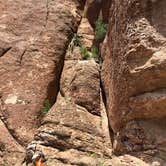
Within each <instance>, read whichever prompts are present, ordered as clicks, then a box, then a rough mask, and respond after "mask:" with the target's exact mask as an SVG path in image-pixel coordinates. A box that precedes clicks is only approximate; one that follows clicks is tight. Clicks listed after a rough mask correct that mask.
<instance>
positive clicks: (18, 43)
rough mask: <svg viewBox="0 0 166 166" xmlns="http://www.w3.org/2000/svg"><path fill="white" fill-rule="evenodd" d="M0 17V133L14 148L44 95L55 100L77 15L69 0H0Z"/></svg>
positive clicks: (35, 122)
mask: <svg viewBox="0 0 166 166" xmlns="http://www.w3.org/2000/svg"><path fill="white" fill-rule="evenodd" d="M0 18H1V19H0V37H1V40H0V93H1V98H0V100H1V101H0V114H1V119H2V121H3V122H4V123H5V126H3V128H2V127H1V128H0V133H3V132H4V133H3V138H4V137H9V141H8V144H11V145H12V144H13V145H15V147H14V148H15V149H14V150H13V151H18V152H19V150H17V149H19V146H18V147H17V144H18V143H17V142H16V141H18V142H19V143H20V144H21V145H26V144H27V143H28V142H30V141H31V140H32V139H33V136H34V132H35V130H36V129H37V128H38V126H39V121H40V114H42V109H43V103H44V102H45V100H46V99H48V100H49V101H50V103H51V104H53V103H54V102H55V99H56V95H57V93H58V88H59V87H58V84H59V83H58V82H59V77H60V73H61V70H62V67H63V60H64V55H65V52H66V48H67V46H68V43H69V41H70V38H71V34H72V33H73V32H75V31H76V29H77V26H78V22H79V21H80V16H79V15H78V14H77V3H76V2H73V1H70V0H68V1H63V2H62V1H60V0H58V1H57V0H56V1H51V0H48V1H47V0H42V1H41V0H37V1H33V0H26V1H12V4H11V1H10V0H7V1H3V0H2V1H0ZM62 20H63V21H62ZM1 123H2V122H1ZM5 127H7V128H8V129H5ZM8 130H9V131H10V133H9V132H8ZM10 134H11V135H10ZM7 140H8V139H7ZM2 141H4V139H3V140H2ZM5 142H6V141H5ZM5 144H6V143H5ZM8 144H7V145H8ZM9 152H11V153H12V151H11V149H9ZM11 162H13V161H11ZM13 165H14V164H13Z"/></svg>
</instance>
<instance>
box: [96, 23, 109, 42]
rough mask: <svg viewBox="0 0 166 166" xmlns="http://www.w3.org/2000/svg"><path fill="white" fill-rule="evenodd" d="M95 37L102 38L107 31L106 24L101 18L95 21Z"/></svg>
mask: <svg viewBox="0 0 166 166" xmlns="http://www.w3.org/2000/svg"><path fill="white" fill-rule="evenodd" d="M95 25H96V27H95V37H96V39H97V40H103V39H104V37H105V35H106V33H107V25H106V24H105V23H104V22H103V21H102V20H97V21H96V24H95Z"/></svg>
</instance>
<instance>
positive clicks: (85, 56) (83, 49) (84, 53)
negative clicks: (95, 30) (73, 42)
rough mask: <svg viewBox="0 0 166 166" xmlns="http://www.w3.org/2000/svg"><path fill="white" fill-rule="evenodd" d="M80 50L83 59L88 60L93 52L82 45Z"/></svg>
mask: <svg viewBox="0 0 166 166" xmlns="http://www.w3.org/2000/svg"><path fill="white" fill-rule="evenodd" d="M80 52H81V56H82V59H83V60H88V59H90V58H91V52H89V51H88V49H87V48H86V47H80Z"/></svg>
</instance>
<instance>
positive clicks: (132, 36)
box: [102, 0, 166, 159]
mask: <svg viewBox="0 0 166 166" xmlns="http://www.w3.org/2000/svg"><path fill="white" fill-rule="evenodd" d="M165 7H166V2H165V1H164V0H161V1H137V0H134V1H130V0H116V1H113V4H112V8H111V15H110V24H109V33H108V37H107V39H106V42H105V44H104V46H103V47H102V48H103V50H102V53H103V54H104V55H102V57H103V59H104V63H103V67H102V82H103V86H104V89H105V94H106V103H107V110H108V117H109V121H110V126H111V128H112V129H113V131H114V134H115V137H114V151H115V152H117V153H125V152H126V151H128V152H133V151H134V152H138V151H147V150H150V149H151V150H152V151H153V155H154V156H155V155H157V156H158V157H159V158H162V159H166V158H165V156H166V153H165V150H164V149H166V139H165V138H166V137H165V130H166V125H165V121H166V119H165V118H166V109H165V106H166V105H165V103H166V99H165V98H166V91H165V88H166V51H165V49H166V44H165V43H166V31H165V30H166V23H165V18H166V17H165V16H166V11H165ZM105 50H106V51H105ZM150 154H151V152H150Z"/></svg>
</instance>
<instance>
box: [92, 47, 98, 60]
mask: <svg viewBox="0 0 166 166" xmlns="http://www.w3.org/2000/svg"><path fill="white" fill-rule="evenodd" d="M91 53H92V57H93V58H98V57H99V54H100V53H99V49H98V48H97V47H92V49H91Z"/></svg>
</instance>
